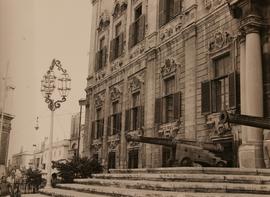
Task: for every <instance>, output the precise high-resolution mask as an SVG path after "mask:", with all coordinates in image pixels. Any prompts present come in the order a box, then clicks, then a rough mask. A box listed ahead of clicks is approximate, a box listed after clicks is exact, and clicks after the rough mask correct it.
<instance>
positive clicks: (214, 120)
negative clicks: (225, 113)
mask: <svg viewBox="0 0 270 197" xmlns="http://www.w3.org/2000/svg"><path fill="white" fill-rule="evenodd" d="M219 117H220V113H214V114H210V115H208V116H207V122H206V125H207V127H208V129H210V133H209V136H210V138H213V137H222V136H224V135H228V134H231V133H232V132H231V131H232V127H231V126H230V124H220V123H219Z"/></svg>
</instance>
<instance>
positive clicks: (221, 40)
mask: <svg viewBox="0 0 270 197" xmlns="http://www.w3.org/2000/svg"><path fill="white" fill-rule="evenodd" d="M211 37H212V39H210V41H209V44H208V52H209V53H213V52H216V51H219V50H220V49H222V48H225V47H228V46H230V45H231V43H232V41H233V36H232V35H231V34H230V33H229V32H228V31H220V30H219V31H216V32H215V33H214V35H213V36H211Z"/></svg>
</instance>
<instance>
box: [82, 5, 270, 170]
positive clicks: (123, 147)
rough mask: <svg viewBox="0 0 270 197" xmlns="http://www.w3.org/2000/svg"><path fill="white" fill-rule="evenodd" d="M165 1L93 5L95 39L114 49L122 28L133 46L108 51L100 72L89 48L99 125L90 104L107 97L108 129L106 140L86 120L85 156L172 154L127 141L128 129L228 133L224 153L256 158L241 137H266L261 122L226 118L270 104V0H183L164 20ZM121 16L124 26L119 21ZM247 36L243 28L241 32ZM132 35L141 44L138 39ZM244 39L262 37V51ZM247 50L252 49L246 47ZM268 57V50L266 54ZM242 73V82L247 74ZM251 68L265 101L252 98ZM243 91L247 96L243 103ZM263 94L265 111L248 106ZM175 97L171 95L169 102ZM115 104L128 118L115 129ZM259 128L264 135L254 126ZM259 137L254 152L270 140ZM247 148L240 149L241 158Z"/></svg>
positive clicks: (124, 163)
mask: <svg viewBox="0 0 270 197" xmlns="http://www.w3.org/2000/svg"><path fill="white" fill-rule="evenodd" d="M159 2H162V1H149V0H148V1H147V0H115V1H93V2H92V6H93V10H98V12H95V13H94V14H96V15H94V14H93V28H94V29H95V30H97V31H98V32H92V35H91V40H94V41H96V40H97V39H100V37H101V35H102V36H103V37H105V42H106V43H105V45H106V46H107V47H108V51H110V50H112V49H111V48H110V45H111V40H113V39H114V40H116V41H114V42H118V41H117V36H116V35H119V34H117V32H118V31H120V33H121V32H122V33H123V35H124V42H123V45H124V46H123V51H124V53H121V55H120V56H119V57H118V56H117V58H115V59H113V60H112V61H109V60H108V61H107V62H108V63H107V64H106V66H105V67H104V68H103V70H101V71H99V72H95V70H94V66H95V57H94V56H91V57H90V64H89V65H90V67H89V77H88V86H87V88H86V90H87V95H89V96H88V98H89V106H90V107H89V109H88V110H87V111H86V117H88V120H86V121H88V122H89V123H88V125H90V123H91V122H92V121H93V120H95V110H94V109H93V107H91V106H96V107H97V106H101V105H102V106H103V109H104V135H103V136H102V139H99V140H97V139H94V138H93V134H92V133H91V132H92V129H91V126H88V127H86V128H88V130H87V131H86V132H88V135H87V136H89V137H88V140H86V141H85V147H86V151H85V155H86V156H92V155H93V154H98V158H99V159H100V161H102V164H103V165H104V166H105V167H108V165H109V164H110V165H111V162H112V161H114V160H111V159H112V158H111V156H112V155H113V154H111V155H110V156H109V153H110V152H113V153H115V166H114V167H116V168H128V167H130V168H132V167H139V168H145V167H161V166H164V163H163V161H164V160H166V158H165V157H166V155H165V154H164V150H165V149H164V147H162V146H157V145H150V144H142V143H138V142H127V141H126V138H125V135H126V134H130V135H135V136H136V135H142V136H147V137H162V138H173V139H183V138H187V139H189V140H196V141H200V142H206V141H207V142H210V141H215V142H219V143H221V144H223V145H224V147H225V153H224V157H225V158H224V159H226V160H228V161H229V165H230V166H234V167H236V166H239V165H240V166H245V167H252V166H247V165H246V163H245V162H242V161H241V157H242V156H243V157H245V158H246V157H247V154H248V153H247V152H245V151H246V149H245V148H243V149H241V148H239V144H241V143H242V146H243V144H247V145H248V146H249V147H251V145H252V147H253V146H254V144H252V143H253V141H252V139H249V136H253V137H254V139H256V140H258V139H259V138H260V137H261V136H260V134H259V132H258V130H256V131H255V130H250V131H245V129H244V128H242V127H240V126H239V125H227V124H225V125H221V124H219V122H218V118H219V115H220V112H221V111H223V110H227V111H231V112H239V110H240V106H241V112H242V113H245V110H247V111H249V112H250V113H251V114H253V115H259V116H263V114H260V113H261V111H262V109H266V106H269V103H270V101H269V95H268V93H269V92H270V91H268V89H269V88H268V87H270V86H269V80H268V81H267V77H264V78H262V75H263V73H258V70H259V71H260V68H263V69H264V70H266V71H267V72H266V74H265V75H267V76H269V74H267V73H268V72H270V71H269V69H267V68H268V67H267V66H266V65H267V64H268V62H267V57H269V51H270V48H269V46H270V44H269V39H267V38H268V37H269V34H270V33H269V28H267V25H269V21H267V20H266V19H267V18H266V16H263V15H262V14H263V13H266V11H267V10H269V5H268V4H266V3H264V2H261V3H255V1H245V0H243V1H225V0H203V1H201V2H200V3H198V2H197V1H195V0H183V1H179V2H180V4H178V5H179V6H180V7H178V10H177V14H176V15H172V16H170V18H169V19H168V18H167V19H166V23H164V21H162V22H163V23H162V25H160V19H161V17H164V16H162V13H164V12H166V9H165V8H164V7H162V5H159ZM250 8H252V9H251V10H248V9H250ZM174 9H176V8H174ZM179 10H180V11H179ZM262 10H263V11H265V12H263V11H262ZM106 13H111V14H106ZM119 24H121V28H120V30H119V29H117V28H118V27H119V26H117V25H119ZM137 30H138V31H137ZM259 32H260V34H258V33H259ZM118 33H119V32H118ZM138 34H139V35H138ZM239 35H242V37H241V39H240V36H239ZM142 36H144V37H143V39H142ZM130 38H132V39H130ZM141 39H142V40H141ZM130 42H132V43H133V45H129V43H130ZM134 43H135V44H134ZM243 43H245V45H247V46H245V47H249V48H250V49H251V48H252V46H256V47H257V48H258V50H256V54H252V52H250V51H248V52H249V53H246V52H247V50H246V48H243V47H242V44H243ZM114 45H115V44H114ZM119 46H120V45H119ZM262 46H263V47H262ZM259 48H260V49H259ZM261 48H263V50H264V51H263V52H262V51H261ZM268 48H269V50H268ZM113 49H117V48H113ZM98 50H99V48H98V46H96V45H95V44H94V45H91V53H92V54H95V53H96V52H97V51H98ZM241 51H245V53H246V55H244V54H243V53H241ZM108 54H109V53H108ZM247 55H249V57H247ZM108 56H109V55H108ZM262 56H263V57H264V58H265V59H260V57H262ZM253 57H256V58H255V60H256V61H255V60H254V59H252V58H253ZM107 59H109V57H107ZM268 59H269V58H268ZM246 61H249V62H248V63H247V62H246ZM250 62H253V64H252V65H253V66H255V67H256V66H258V65H259V67H260V68H257V67H256V68H257V69H256V72H255V71H254V72H253V73H250V72H247V71H243V70H242V69H243V68H245V67H244V66H251V63H250ZM243 65H244V66H243ZM239 73H240V75H241V76H242V79H241V84H239V83H238V82H239V81H238V79H239ZM255 73H257V74H256V76H255ZM91 76H95V77H91ZM243 76H250V77H251V79H253V81H250V83H254V84H257V85H258V86H257V87H260V88H262V87H264V89H265V90H266V93H265V94H266V95H262V92H258V90H255V88H254V87H255V86H253V85H252V84H250V85H251V89H252V87H253V88H254V89H252V91H255V92H258V95H262V96H260V97H259V98H260V100H258V99H257V98H255V97H253V96H252V95H251V92H250V91H249V90H247V89H244V84H245V83H243V81H242V80H243ZM257 79H258V80H259V81H258V80H257ZM248 80H249V79H248ZM119 84H120V85H121V87H119ZM260 88H259V89H260ZM240 89H241V94H242V92H244V94H246V93H247V94H248V95H249V97H245V98H244V97H243V96H241V99H239V97H240V96H239V94H238V93H239V91H240ZM90 90H91V91H90ZM100 92H102V94H101V95H100ZM267 92H268V93H267ZM90 94H91V95H90ZM249 98H252V99H253V100H252V99H251V100H250V99H249ZM170 99H171V100H170ZM115 100H119V101H120V105H119V106H120V109H119V108H118V107H119V106H118V107H115V106H112V101H115ZM238 100H241V105H240V103H239V102H238ZM263 100H264V101H263ZM255 101H258V102H259V103H260V107H259V108H260V110H261V111H260V113H259V112H258V113H257V111H256V110H257V109H253V108H252V107H250V109H249V107H246V109H245V107H243V106H246V104H243V103H249V105H248V106H253V105H254V102H255ZM262 101H263V102H262ZM168 103H171V106H170V107H168V106H169V105H170V104H168ZM114 107H115V109H116V108H117V110H119V111H118V112H120V113H121V116H120V117H121V120H119V119H117V118H115V120H117V121H118V126H119V124H120V127H121V128H120V131H119V132H118V133H117V134H115V135H110V132H111V129H112V128H110V126H111V127H114V124H115V123H112V122H114V121H112V120H109V119H110V118H109V116H112V115H113V114H112V113H111V111H112V109H113V108H114ZM176 109H177V110H176ZM265 111H266V112H265V114H264V116H267V117H269V113H268V111H269V110H265ZM138 114H139V116H138ZM115 117H116V116H115ZM117 117H118V116H117ZM139 117H140V118H139ZM109 121H112V122H110V123H108V122H109ZM117 121H116V122H117ZM119 121H120V123H119ZM252 131H255V132H254V133H256V134H255V135H253V134H252V135H251V134H250V135H247V133H249V132H252ZM256 140H255V141H256ZM256 143H257V142H256ZM89 144H91V145H92V146H89ZM257 144H259V145H258V146H257V145H256V147H255V146H254V147H255V148H254V151H253V152H252V155H253V156H251V157H252V158H253V159H251V160H252V161H253V160H254V158H257V156H258V155H261V148H262V145H261V144H262V141H259V140H258V143H257ZM242 146H240V147H242ZM89 147H91V148H89ZM241 150H242V152H241ZM232 152H233V153H234V155H232V154H231V153H232ZM238 152H239V153H241V154H240V158H238ZM134 154H135V156H134ZM248 157H250V156H248ZM260 157H261V156H260ZM136 158H137V160H138V161H137V160H136ZM135 161H136V162H137V163H136V162H135ZM261 161H262V158H259V161H256V162H257V163H256V162H254V163H252V162H251V164H250V165H253V167H263V166H262V165H261V164H262V162H261ZM134 162H135V163H136V165H135V164H134ZM255 164H256V165H255Z"/></svg>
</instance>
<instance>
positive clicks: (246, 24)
mask: <svg viewBox="0 0 270 197" xmlns="http://www.w3.org/2000/svg"><path fill="white" fill-rule="evenodd" d="M264 26H265V23H264V21H263V19H262V18H261V17H260V16H257V15H248V16H247V17H245V18H244V19H242V20H241V21H240V30H242V31H244V32H245V33H246V34H249V33H259V32H260V30H261V29H262V28H263V27H264Z"/></svg>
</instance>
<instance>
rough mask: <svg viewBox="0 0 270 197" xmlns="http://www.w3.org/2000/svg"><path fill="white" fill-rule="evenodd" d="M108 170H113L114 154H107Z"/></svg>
mask: <svg viewBox="0 0 270 197" xmlns="http://www.w3.org/2000/svg"><path fill="white" fill-rule="evenodd" d="M108 169H115V152H109V155H108Z"/></svg>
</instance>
